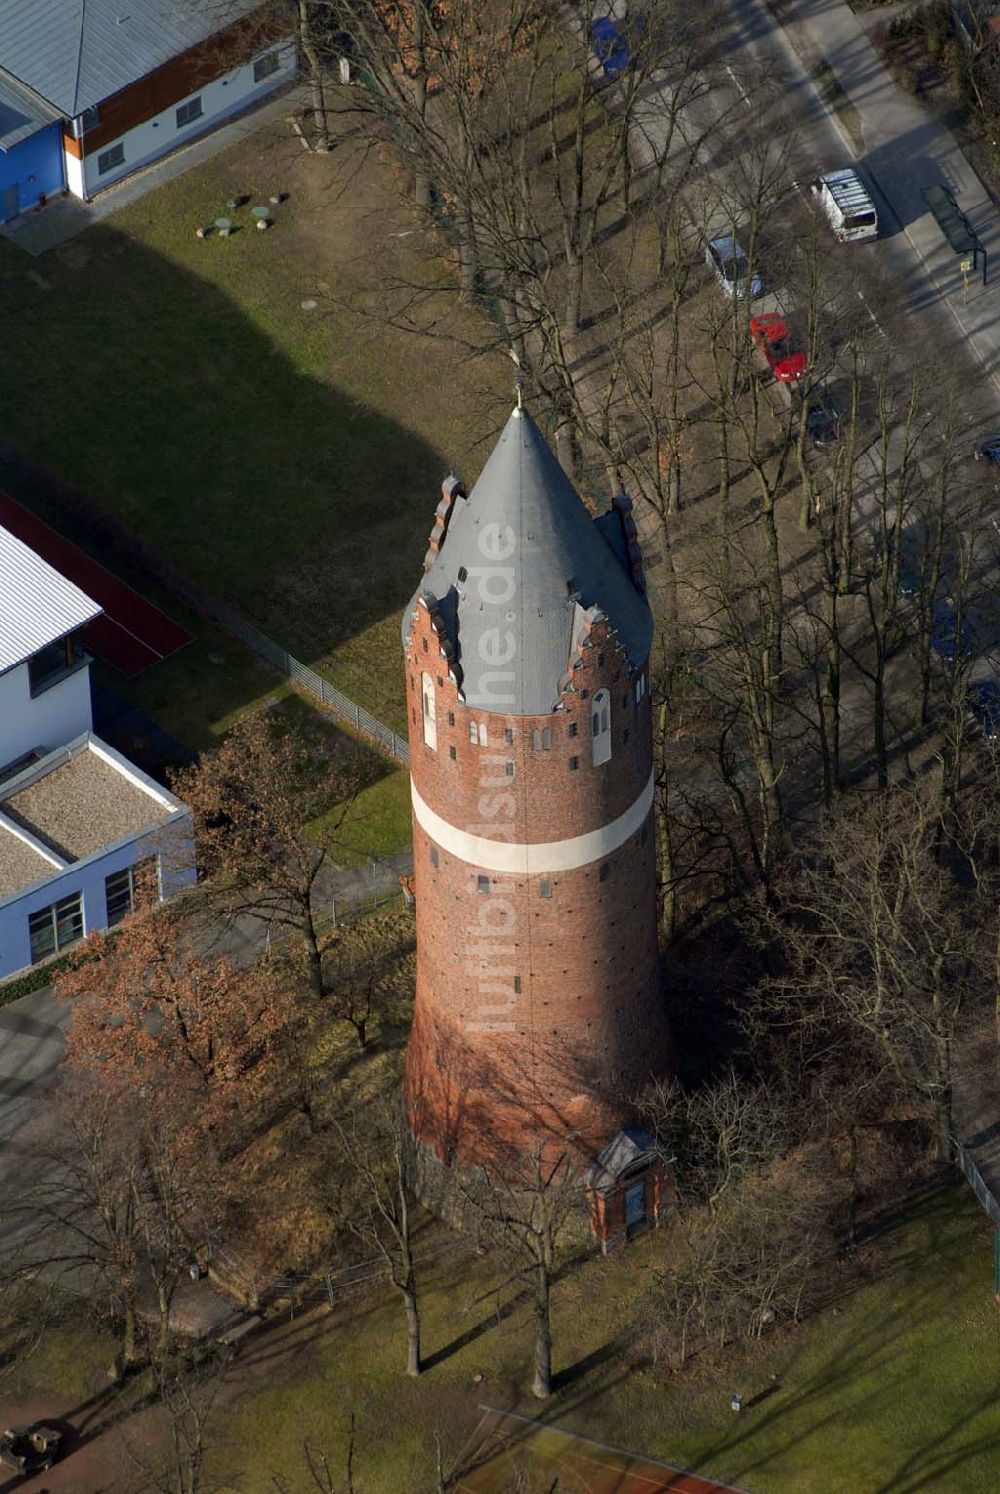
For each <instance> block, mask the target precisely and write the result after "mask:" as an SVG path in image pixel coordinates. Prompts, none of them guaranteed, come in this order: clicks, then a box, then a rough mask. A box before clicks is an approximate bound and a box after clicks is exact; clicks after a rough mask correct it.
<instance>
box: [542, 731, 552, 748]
mask: <svg viewBox="0 0 1000 1494" xmlns="http://www.w3.org/2000/svg"><path fill="white" fill-rule="evenodd" d="M551 747H552V728H551V727H549V726H545V727H543V728H542V751H543V752H548V751H550V749H551Z"/></svg>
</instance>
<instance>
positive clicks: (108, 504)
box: [0, 222, 454, 679]
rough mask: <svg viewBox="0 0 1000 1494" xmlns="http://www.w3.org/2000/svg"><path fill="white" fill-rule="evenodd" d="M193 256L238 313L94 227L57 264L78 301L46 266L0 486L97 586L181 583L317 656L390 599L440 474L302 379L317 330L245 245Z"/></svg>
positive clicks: (51, 262) (209, 290) (356, 407)
mask: <svg viewBox="0 0 1000 1494" xmlns="http://www.w3.org/2000/svg"><path fill="white" fill-rule="evenodd" d="M200 248H201V249H205V251H206V254H212V255H216V254H218V253H222V254H225V255H226V257H227V270H228V271H229V272H231V274H230V278H231V283H232V284H233V285H237V284H239V285H240V286H241V287H242V286H243V285H245V287H246V290H247V305H246V306H244V305H242V304H239V303H237V301H235V300H234V299H232V297H231V296H230V295H228V294H227V293H226V292H225V291H223V290H222V289H220V288H219V286H218V285H216V284H215V283H213V282H212V281H211V280H210V279H208V278H207V277H206V278H202V277H201V276H199V275H198V274H197V273H195V272H193V270H192V269H189V268H187V267H186V266H185V265H184V264H183V263H181V262H179V260H178V259H168V258H166V257H164V256H162V255H161V254H159V253H157V252H155V251H154V250H153V249H151V248H149V247H147V246H145V245H144V244H143V243H141V242H139V241H138V240H137V239H135V238H132V237H129V236H127V235H125V234H123V233H121V232H120V231H119V230H117V229H116V228H114V227H113V226H111V225H110V224H109V223H107V222H106V223H102V224H98V225H95V226H94V227H92V228H90V229H89V230H88V232H87V234H86V235H85V237H84V238H83V239H81V240H80V241H79V242H78V243H77V244H76V245H75V246H67V249H75V250H76V251H77V252H78V253H79V252H84V251H85V253H86V258H87V264H86V280H87V289H86V294H85V295H81V294H80V284H79V271H78V269H77V268H76V267H75V262H73V261H72V260H69V259H62V258H61V254H62V251H55V252H53V254H52V255H51V256H50V257H49V259H47V261H46V265H47V278H48V279H49V281H50V284H49V288H48V290H47V292H46V294H45V295H44V296H40V295H38V293H37V292H36V293H35V294H34V296H33V297H32V298H31V304H30V307H29V308H28V310H27V314H26V324H25V325H22V328H21V332H22V335H21V336H20V337H19V339H18V345H19V348H20V353H19V355H18V358H17V368H16V369H13V368H12V369H9V373H10V375H11V378H10V383H9V389H11V390H15V391H16V395H15V397H14V398H12V399H8V401H7V402H6V407H5V412H4V417H3V426H2V429H0V442H2V443H3V447H2V450H0V484H3V485H4V486H5V487H7V488H9V489H10V490H11V492H12V493H13V495H14V496H15V497H17V498H18V499H19V500H20V501H22V502H24V503H25V504H26V505H27V506H29V507H30V508H32V509H34V510H35V511H37V512H38V513H40V515H41V516H42V517H43V518H44V519H46V520H47V521H48V522H50V523H52V524H54V525H55V526H56V527H57V528H58V529H59V530H60V531H61V532H62V533H64V534H67V535H68V536H69V537H70V538H72V539H74V540H76V541H77V542H78V543H80V544H81V545H82V546H83V548H85V549H87V550H89V551H90V552H91V553H93V554H95V555H96V556H97V558H99V559H102V560H104V561H105V562H106V563H107V564H108V565H109V567H110V568H111V569H114V568H115V567H116V564H118V563H121V564H123V565H127V566H128V567H129V568H130V569H131V570H132V571H133V573H138V574H139V575H140V576H141V575H143V574H149V575H153V576H155V577H156V578H157V579H158V580H159V581H160V582H161V583H162V584H163V585H165V586H166V587H167V589H168V590H171V589H174V587H173V586H172V582H176V581H177V580H178V579H181V580H187V581H189V582H192V583H194V585H195V586H196V587H197V588H202V589H203V590H204V591H205V592H207V593H210V594H211V595H213V596H218V597H221V599H222V600H223V601H225V602H228V603H230V604H232V605H233V606H235V607H236V608H237V609H238V610H240V611H241V612H243V613H244V614H246V615H247V616H249V617H250V618H251V619H252V620H253V621H254V622H256V623H258V624H259V625H260V626H262V627H263V628H264V630H265V631H266V632H268V633H270V634H271V635H272V636H276V637H277V638H278V639H279V641H281V642H282V643H285V644H286V645H287V646H289V647H290V648H291V649H292V650H293V651H294V652H296V653H297V654H298V655H299V656H300V657H304V658H305V659H306V660H310V659H315V658H319V657H322V655H323V654H324V653H326V652H328V651H329V650H330V649H331V648H332V647H334V646H335V645H339V644H342V643H343V642H344V641H345V640H349V639H351V638H353V637H355V636H356V635H358V634H360V633H363V632H365V630H367V629H368V628H370V627H371V626H372V625H374V624H376V623H378V622H380V621H382V619H384V618H385V617H387V616H388V615H390V614H395V613H398V612H399V611H400V609H401V608H402V607H403V605H404V604H405V603H406V601H407V600H408V599H409V596H410V595H411V594H412V591H413V589H414V587H415V585H416V582H417V580H418V579H419V576H420V570H421V561H422V557H423V552H424V549H425V547H426V538H427V534H428V532H429V529H430V525H431V522H432V517H433V509H434V505H435V502H436V497H437V490H438V487H439V483H440V479H441V476H442V475H443V474H444V473H445V472H446V471H447V470H448V469H449V466H450V465H451V463H450V461H449V460H448V458H447V457H446V456H445V455H444V454H443V453H439V452H437V451H435V450H433V449H432V448H431V447H430V446H428V445H427V443H426V442H424V441H422V440H421V439H420V438H419V437H418V436H416V435H415V434H414V433H413V432H412V431H411V430H407V429H404V428H403V427H402V426H401V425H399V424H398V423H397V422H396V421H394V420H392V419H389V418H386V417H385V416H383V415H382V414H380V413H379V412H378V411H376V410H374V409H372V408H370V407H368V406H366V405H365V404H364V403H363V402H362V401H359V400H358V399H357V398H356V397H354V396H353V395H352V394H351V392H350V391H349V390H339V389H336V388H334V387H333V386H331V385H330V384H328V383H326V382H325V381H323V380H321V379H319V378H316V377H312V376H311V375H310V374H309V373H305V372H303V371H302V369H303V368H309V367H319V366H322V365H321V360H319V359H317V356H316V339H317V336H321V335H322V334H321V333H319V331H318V327H319V324H317V323H316V322H309V321H308V313H306V312H303V311H302V310H301V308H300V306H299V303H298V301H297V299H295V291H294V286H293V284H292V282H291V277H288V279H278V278H277V272H276V269H275V262H274V258H273V252H272V254H271V255H270V256H269V255H268V254H267V253H266V252H265V246H263V245H262V244H260V242H259V239H258V236H257V235H253V234H244V235H242V236H240V238H238V239H236V240H234V241H229V242H227V243H225V244H222V243H219V244H216V243H215V242H214V241H213V242H212V243H211V244H208V245H207V247H206V246H205V245H202V246H200ZM269 258H270V259H271V264H270V267H269V268H268V263H267V262H268V259H269ZM19 267H20V262H19V261H18V268H19ZM216 270H217V271H218V267H216ZM244 272H245V273H244ZM268 273H269V274H270V276H271V279H270V280H267V279H266V278H265V279H264V280H263V282H260V281H259V280H258V277H259V276H260V275H262V274H264V275H265V276H266V275H267V274H268ZM14 279H15V282H16V279H17V276H15V277H14ZM258 296H263V297H264V303H263V304H261V305H257V304H255V302H256V298H257V297H258ZM276 299H278V300H280V304H275V301H276ZM251 307H252V308H253V310H252V312H251V310H250V309H249V308H251ZM22 312H24V308H23V307H22ZM2 320H3V318H2V314H0V323H2ZM269 325H272V326H274V328H275V332H274V334H273V335H272V333H271V332H269V331H268V327H269ZM279 325H280V332H279ZM279 336H280V341H279V340H278V337H279ZM335 351H336V349H335V347H331V353H334V352H335ZM372 356H373V357H374V356H375V353H374V352H373V354H372ZM399 376H400V377H403V378H405V377H406V376H407V375H406V371H405V369H403V370H400V374H399ZM53 409H58V410H59V411H60V412H61V413H60V418H59V419H58V421H54V420H52V418H51V411H52V410H53ZM112 411H113V418H109V414H110V412H112ZM453 456H454V454H453ZM57 474H58V475H57ZM400 679H402V675H400Z"/></svg>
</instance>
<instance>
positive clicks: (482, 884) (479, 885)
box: [476, 872, 490, 892]
mask: <svg viewBox="0 0 1000 1494" xmlns="http://www.w3.org/2000/svg"><path fill="white" fill-rule="evenodd" d="M489 890H490V879H489V877H484V876H483V874H482V873H481V872H480V874H479V876H478V877H477V878H476V891H477V892H489Z"/></svg>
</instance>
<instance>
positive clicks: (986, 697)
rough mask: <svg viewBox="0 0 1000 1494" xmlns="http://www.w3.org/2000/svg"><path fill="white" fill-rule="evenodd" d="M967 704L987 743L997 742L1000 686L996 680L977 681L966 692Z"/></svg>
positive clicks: (999, 733)
mask: <svg viewBox="0 0 1000 1494" xmlns="http://www.w3.org/2000/svg"><path fill="white" fill-rule="evenodd" d="M965 703H966V705H967V706H968V708H969V715H970V716H971V717H972V719H973V720H974V721H975V722H976V724H977V726H979V727H981V728H982V733H983V736H984V737H985V738H986V739H987V741H989V742H995V741H997V739H998V738H1000V685H998V684H997V682H996V680H976V681H975V682H974V683H973V684H971V685H970V686H969V688H968V690H966V692H965Z"/></svg>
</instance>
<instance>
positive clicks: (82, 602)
mask: <svg viewBox="0 0 1000 1494" xmlns="http://www.w3.org/2000/svg"><path fill="white" fill-rule="evenodd" d="M102 610H103V609H102V608H101V607H99V606H98V605H97V603H96V602H95V601H93V600H92V599H91V598H90V597H88V596H87V594H86V592H83V591H81V590H80V588H79V587H78V586H76V585H74V583H73V582H72V581H67V579H66V577H65V576H62V575H60V573H59V572H58V571H57V570H55V569H54V568H53V567H52V566H51V565H49V563H48V561H47V560H43V559H42V557H41V556H40V555H36V553H35V551H34V550H32V549H30V548H29V547H28V546H27V545H26V544H25V543H24V542H23V540H19V539H17V538H16V536H15V535H13V534H11V532H10V530H9V529H4V528H2V527H0V673H2V672H3V671H5V670H7V669H13V668H14V666H15V664H23V663H24V661H25V659H30V658H31V656H32V654H37V653H38V651H39V649H42V648H44V647H45V646H46V644H48V643H55V641H56V639H57V638H64V637H65V636H66V634H67V633H72V632H73V630H74V629H75V628H81V627H83V624H84V623H86V622H90V620H91V618H94V617H98V616H99V615H100V613H101V611H102Z"/></svg>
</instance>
